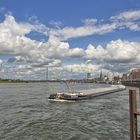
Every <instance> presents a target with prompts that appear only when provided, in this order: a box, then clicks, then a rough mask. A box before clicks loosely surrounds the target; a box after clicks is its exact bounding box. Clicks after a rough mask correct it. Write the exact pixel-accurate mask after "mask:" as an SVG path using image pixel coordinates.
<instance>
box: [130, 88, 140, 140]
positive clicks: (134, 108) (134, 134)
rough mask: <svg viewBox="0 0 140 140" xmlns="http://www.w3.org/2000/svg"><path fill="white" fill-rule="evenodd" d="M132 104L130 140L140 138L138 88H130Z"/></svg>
mask: <svg viewBox="0 0 140 140" xmlns="http://www.w3.org/2000/svg"><path fill="white" fill-rule="evenodd" d="M129 105H130V140H138V135H137V114H136V113H137V104H136V90H129Z"/></svg>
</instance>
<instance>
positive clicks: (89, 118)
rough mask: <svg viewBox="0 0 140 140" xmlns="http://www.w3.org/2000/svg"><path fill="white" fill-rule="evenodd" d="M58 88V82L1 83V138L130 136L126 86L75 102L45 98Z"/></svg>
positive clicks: (116, 139) (113, 139)
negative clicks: (110, 92)
mask: <svg viewBox="0 0 140 140" xmlns="http://www.w3.org/2000/svg"><path fill="white" fill-rule="evenodd" d="M71 86H72V89H75V90H78V89H86V88H92V87H95V88H98V87H104V86H107V85H103V84H100V85H98V84H74V85H71ZM60 89H64V85H63V84H61V83H18V84H0V140H128V139H129V102H128V101H129V96H128V89H126V90H124V91H121V92H117V93H113V94H110V95H105V96H100V97H96V98H92V99H88V100H81V101H76V102H50V101H48V99H47V98H48V97H49V94H50V93H53V92H56V91H59V90H60Z"/></svg>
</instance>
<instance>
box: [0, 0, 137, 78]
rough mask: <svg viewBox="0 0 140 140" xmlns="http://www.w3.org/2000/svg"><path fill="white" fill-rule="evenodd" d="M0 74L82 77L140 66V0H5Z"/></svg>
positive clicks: (0, 26) (0, 17)
mask: <svg viewBox="0 0 140 140" xmlns="http://www.w3.org/2000/svg"><path fill="white" fill-rule="evenodd" d="M0 32H1V34H0V66H1V67H0V77H1V78H17V79H44V77H45V74H46V68H47V67H48V68H49V74H50V75H49V78H50V79H72V78H76V79H80V78H84V77H86V74H87V73H92V76H93V77H96V76H98V75H99V74H100V71H101V70H102V72H103V73H105V74H106V73H108V72H113V73H115V74H117V75H120V74H123V73H127V72H128V71H129V70H130V69H131V68H133V67H139V66H140V1H138V0H124V1H121V0H118V1H113V0H109V1H108V3H106V2H105V1H102V0H98V1H97V0H95V1H94V0H87V1H80V0H77V1H74V0H71V1H65V0H61V1H59V2H58V1H56V0H41V1H36V2H34V1H33V0H30V1H27V0H24V1H22V0H21V1H20V2H19V1H17V0H15V1H14V2H13V1H9V0H1V6H0Z"/></svg>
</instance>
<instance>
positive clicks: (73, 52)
mask: <svg viewBox="0 0 140 140" xmlns="http://www.w3.org/2000/svg"><path fill="white" fill-rule="evenodd" d="M84 55H85V51H84V50H83V49H82V48H73V49H70V50H69V52H68V54H67V56H69V57H83V56H84Z"/></svg>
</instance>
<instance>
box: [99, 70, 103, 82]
mask: <svg viewBox="0 0 140 140" xmlns="http://www.w3.org/2000/svg"><path fill="white" fill-rule="evenodd" d="M102 80H103V74H102V70H101V72H100V81H102Z"/></svg>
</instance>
